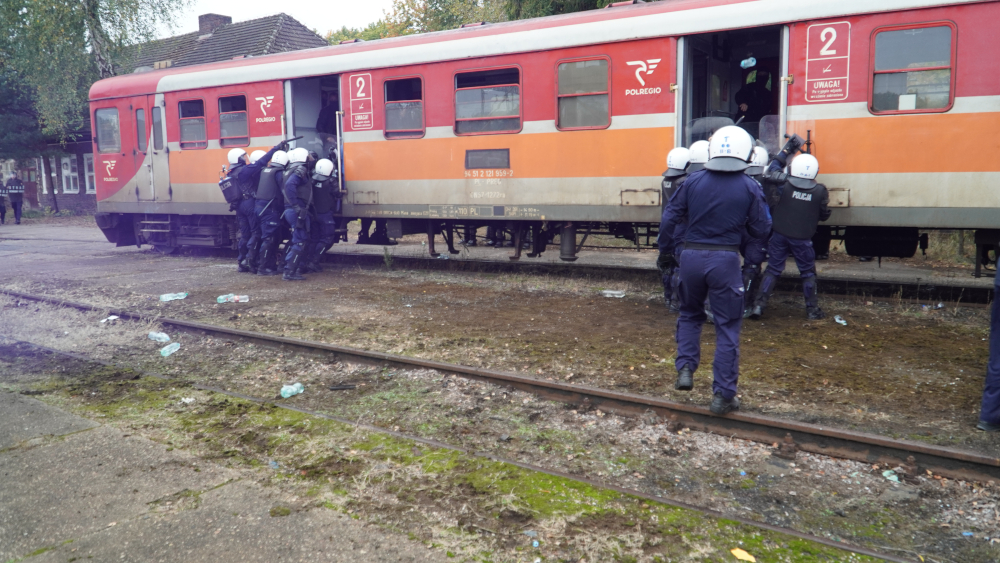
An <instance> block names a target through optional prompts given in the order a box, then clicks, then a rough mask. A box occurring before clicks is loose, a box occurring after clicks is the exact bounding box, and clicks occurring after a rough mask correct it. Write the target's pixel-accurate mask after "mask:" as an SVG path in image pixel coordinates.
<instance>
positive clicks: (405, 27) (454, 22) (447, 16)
mask: <svg viewBox="0 0 1000 563" xmlns="http://www.w3.org/2000/svg"><path fill="white" fill-rule="evenodd" d="M504 2H505V0H393V3H392V8H391V9H390V10H389V11H388V12H383V17H382V19H380V20H378V21H376V22H374V23H371V24H368V26H367V27H365V28H349V27H346V26H345V27H342V28H340V29H339V30H337V31H330V32H328V33H327V35H326V39H327V41H329V42H330V43H331V44H337V43H340V42H341V41H345V40H349V39H364V40H366V41H371V40H374V39H385V38H387V37H399V36H401V35H412V34H414V33H427V32H431V31H444V30H447V29H455V28H457V27H460V26H461V25H462V24H465V23H473V22H480V21H488V22H499V21H505V20H506V19H507V17H506V11H505V4H504Z"/></svg>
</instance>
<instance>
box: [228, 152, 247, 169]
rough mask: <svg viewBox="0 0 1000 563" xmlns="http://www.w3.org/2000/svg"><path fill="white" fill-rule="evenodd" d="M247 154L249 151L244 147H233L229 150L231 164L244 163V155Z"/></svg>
mask: <svg viewBox="0 0 1000 563" xmlns="http://www.w3.org/2000/svg"><path fill="white" fill-rule="evenodd" d="M246 155H247V151H245V150H243V149H233V150H231V151H229V164H230V165H233V164H243V157H244V156H246Z"/></svg>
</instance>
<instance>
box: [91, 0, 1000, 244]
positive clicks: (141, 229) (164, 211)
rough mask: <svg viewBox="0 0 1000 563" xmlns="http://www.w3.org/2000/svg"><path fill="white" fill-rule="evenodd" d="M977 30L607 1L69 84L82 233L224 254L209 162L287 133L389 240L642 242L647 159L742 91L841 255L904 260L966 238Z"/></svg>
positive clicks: (909, 8) (349, 206)
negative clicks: (750, 92)
mask: <svg viewBox="0 0 1000 563" xmlns="http://www.w3.org/2000/svg"><path fill="white" fill-rule="evenodd" d="M623 4H624V5H623ZM997 21H1000V3H998V2H962V1H950V2H944V1H940V0H938V1H934V0H927V1H920V0H889V1H883V2H878V3H873V2H860V1H857V0H847V1H842V2H828V1H789V0H756V1H745V2H739V1H737V2H727V1H718V0H691V1H686V0H679V1H670V0H668V1H663V2H655V3H648V4H632V3H631V2H623V3H618V4H613V5H611V6H609V8H608V9H603V10H593V11H589V12H581V13H576V14H569V15H564V16H553V17H548V18H540V19H534V20H524V21H516V22H505V23H500V24H490V23H483V24H478V25H472V26H468V25H467V26H465V27H463V28H461V29H456V30H451V31H445V32H438V33H429V34H423V35H415V36H407V37H400V38H392V39H385V40H380V41H371V42H354V43H349V44H342V45H336V46H331V47H324V48H319V49H311V50H306V51H297V52H292V53H283V54H278V55H270V56H265V57H259V58H248V59H238V60H233V61H226V62H222V63H213V64H207V65H199V66H192V67H183V68H174V69H165V70H159V71H151V72H146V73H141V74H131V75H126V76H120V77H114V78H110V79H106V80H102V81H100V82H97V83H96V84H94V86H93V87H92V88H91V92H90V104H91V118H92V120H93V131H94V132H95V137H94V153H95V155H96V158H95V161H96V162H95V167H96V170H97V171H98V174H97V197H98V212H99V213H98V216H97V221H98V225H99V226H100V227H101V228H102V230H103V231H104V232H105V234H106V235H107V237H108V240H109V241H111V242H116V243H118V244H119V245H124V244H151V245H154V246H156V247H158V248H163V249H172V248H176V247H177V246H181V245H200V246H230V245H232V244H233V241H234V239H235V236H236V234H237V233H236V229H235V222H234V219H233V217H232V214H231V213H230V212H229V210H228V205H227V204H226V203H225V202H224V200H223V199H222V195H221V193H220V191H219V189H218V187H217V185H216V184H217V182H218V180H219V172H220V169H221V167H222V166H223V165H224V164H225V162H226V156H225V155H226V152H228V150H230V149H231V148H233V147H243V148H245V149H246V150H247V151H248V152H249V151H250V150H252V149H255V148H266V147H269V146H272V145H274V144H276V143H277V142H279V141H280V140H282V139H286V138H292V137H298V136H302V137H303V138H302V139H301V140H300V141H297V143H298V146H305V147H307V148H309V149H311V150H315V151H316V152H318V153H323V154H326V153H327V152H328V151H329V150H330V149H331V148H333V147H340V148H341V150H340V153H339V154H340V155H341V157H342V160H343V175H342V176H343V179H344V182H345V187H346V190H347V196H346V199H345V202H344V206H343V216H344V217H372V218H384V219H388V224H389V228H390V233H391V234H394V235H397V236H398V235H401V234H406V233H417V232H427V231H428V230H430V231H431V232H438V230H439V229H440V227H441V226H442V225H447V226H448V227H453V226H457V225H463V224H470V225H483V224H496V225H501V226H504V227H506V228H512V229H514V230H520V228H521V227H525V226H532V227H535V228H537V227H539V226H541V225H548V226H550V227H552V226H557V227H559V228H561V229H563V230H562V231H561V233H562V235H563V238H564V239H566V238H569V239H571V240H572V241H575V240H576V238H575V236H573V235H574V233H575V232H576V231H577V230H580V229H589V230H601V229H609V230H610V231H609V232H615V233H633V235H631V236H634V233H635V232H637V230H642V229H645V232H647V233H650V232H653V231H654V230H655V225H656V223H657V222H658V221H659V217H660V213H661V206H662V204H663V203H664V202H663V201H662V200H661V193H660V188H659V186H660V174H661V172H662V171H663V169H664V158H665V155H666V153H667V152H668V151H669V150H670V149H671V148H672V147H674V146H677V145H688V144H690V143H691V142H692V141H694V140H697V139H700V138H705V137H707V136H708V135H709V134H710V133H711V131H712V130H714V129H715V128H717V127H718V126H719V125H721V124H726V123H729V122H731V120H733V119H734V118H735V117H736V115H737V114H738V113H740V111H739V104H738V103H737V98H738V97H739V95H740V92H741V90H743V89H744V88H746V87H747V86H748V84H750V83H754V82H756V81H757V78H758V77H761V78H766V81H765V80H762V81H761V87H762V88H763V90H762V93H761V96H762V99H763V100H764V102H763V103H764V105H765V110H766V111H765V112H764V113H765V115H764V116H763V117H761V118H760V119H759V121H754V122H752V123H742V124H741V125H743V126H746V127H747V128H748V130H750V131H751V132H752V133H754V135H755V136H756V137H757V138H758V139H759V140H760V141H761V142H762V143H763V144H764V145H765V146H767V147H768V149H769V150H770V151H771V152H772V153H773V152H776V151H777V150H778V149H779V148H780V146H781V144H782V143H783V139H784V136H785V135H786V134H791V133H796V134H799V135H800V136H802V137H803V138H807V139H808V140H809V141H810V144H809V150H810V151H811V152H812V153H813V154H815V155H816V156H817V157H818V158H819V160H820V163H821V174H820V177H819V180H820V181H822V182H824V183H825V184H826V185H827V186H828V187H829V188H830V193H831V205H832V206H834V212H833V216H832V217H831V219H830V220H829V221H828V222H827V224H828V225H831V226H833V227H834V229H835V233H836V234H837V235H838V236H841V237H843V238H844V239H845V241H846V243H847V250H848V252H851V253H854V254H860V255H880V256H912V255H913V254H914V252H915V251H916V249H917V246H918V244H919V238H918V232H919V230H925V229H954V228H961V229H976V230H977V231H979V237H980V238H981V239H983V240H987V239H990V237H992V236H994V235H995V234H996V233H997V231H994V229H997V228H998V219H997V215H996V208H997V207H1000V192H998V191H997V190H995V189H991V187H992V186H993V185H994V184H995V183H996V180H997V179H1000V158H997V156H996V155H997V154H1000V146H998V145H1000V140H998V139H1000V137H998V136H997V135H995V134H994V133H993V132H994V131H995V130H997V128H998V126H1000V80H998V79H997V76H998V73H1000V50H998V49H996V48H994V47H993V43H992V37H991V35H992V33H993V31H992V27H993V24H994V23H995V22H997ZM324 100H336V103H337V104H338V106H337V107H338V108H339V110H340V112H341V113H340V114H339V118H340V119H338V120H337V124H336V127H334V129H333V130H330V129H329V128H328V127H323V126H322V125H321V124H319V123H317V121H318V117H319V114H320V111H321V110H322V108H323V103H324ZM317 127H319V129H320V130H317ZM574 252H575V247H574V245H573V244H569V245H564V247H563V257H564V258H566V259H572V258H573V254H574Z"/></svg>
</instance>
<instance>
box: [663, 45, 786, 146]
mask: <svg viewBox="0 0 1000 563" xmlns="http://www.w3.org/2000/svg"><path fill="white" fill-rule="evenodd" d="M781 36H782V31H781V26H769V27H760V28H755V29H741V30H734V31H720V32H717V33H705V34H701V35H692V36H688V37H685V38H684V42H685V43H684V45H685V47H684V50H683V54H682V55H681V56H682V57H683V58H682V60H681V61H679V62H680V64H681V67H682V68H683V69H684V71H683V78H682V96H683V99H682V101H681V115H682V121H681V123H682V127H683V129H682V134H681V140H682V142H683V144H684V146H691V143H693V142H695V141H700V140H705V139H708V138H709V137H710V136H711V135H712V133H713V132H715V131H716V130H717V129H719V128H720V127H724V126H726V125H732V124H734V123H736V122H739V126H740V127H742V128H744V129H745V130H746V131H747V132H748V133H750V134H751V135H753V137H754V138H755V139H759V140H761V141H762V142H763V143H764V145H765V146H766V147H767V148H768V151H769V152H772V153H775V152H777V151H778V150H779V149H780V130H781V128H780V122H779V119H780V117H779V116H780V115H781V114H782V112H781V107H780V104H781V96H780V93H779V90H780V85H781V82H780V78H781V75H782V68H781V61H782V59H781V52H782V51H781V50H782V39H781ZM741 120H742V121H741Z"/></svg>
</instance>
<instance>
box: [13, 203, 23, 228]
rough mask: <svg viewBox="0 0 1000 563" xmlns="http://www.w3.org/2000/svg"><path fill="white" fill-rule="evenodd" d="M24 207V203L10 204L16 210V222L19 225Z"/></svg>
mask: <svg viewBox="0 0 1000 563" xmlns="http://www.w3.org/2000/svg"><path fill="white" fill-rule="evenodd" d="M23 205H24V202H21V201H12V202H10V206H11V208H12V209H13V210H14V222H15V223H17V224H18V225H20V224H21V206H23Z"/></svg>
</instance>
